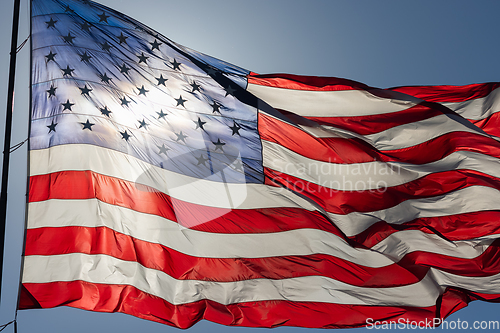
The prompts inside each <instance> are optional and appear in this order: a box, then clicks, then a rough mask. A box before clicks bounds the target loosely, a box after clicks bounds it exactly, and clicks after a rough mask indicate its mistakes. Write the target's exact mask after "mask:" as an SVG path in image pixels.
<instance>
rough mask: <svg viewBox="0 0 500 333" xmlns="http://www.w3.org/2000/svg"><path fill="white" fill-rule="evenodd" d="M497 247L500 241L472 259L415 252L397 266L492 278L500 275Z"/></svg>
mask: <svg viewBox="0 0 500 333" xmlns="http://www.w3.org/2000/svg"><path fill="white" fill-rule="evenodd" d="M499 245H500V240H496V241H495V242H494V243H493V244H491V245H490V246H489V247H488V249H486V251H484V252H483V253H482V254H481V255H480V256H477V257H476V258H473V259H458V258H454V257H450V256H445V255H442V254H436V253H432V252H425V251H415V252H412V253H409V254H407V255H405V256H404V258H403V259H402V260H400V261H399V264H400V265H401V266H403V267H406V268H407V269H409V270H411V271H413V272H416V271H417V269H418V268H420V269H426V268H428V267H433V268H437V269H439V270H442V271H445V272H448V273H451V274H456V275H461V276H469V277H485V276H492V275H496V274H499V273H500V248H499ZM414 268H415V269H414Z"/></svg>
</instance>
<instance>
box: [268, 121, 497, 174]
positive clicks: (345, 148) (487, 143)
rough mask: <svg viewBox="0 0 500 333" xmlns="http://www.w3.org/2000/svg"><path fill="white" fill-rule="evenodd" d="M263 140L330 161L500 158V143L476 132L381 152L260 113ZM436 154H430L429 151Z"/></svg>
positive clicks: (314, 157)
mask: <svg viewBox="0 0 500 333" xmlns="http://www.w3.org/2000/svg"><path fill="white" fill-rule="evenodd" d="M259 133H260V135H261V138H262V139H263V140H266V141H269V142H274V143H277V144H279V145H281V146H283V147H285V148H288V149H290V150H292V151H294V152H296V153H298V154H300V155H302V156H304V157H307V158H310V159H313V160H316V161H322V162H330V163H344V164H350V163H364V162H373V161H375V160H379V161H383V162H406V163H413V164H426V163H430V162H434V161H437V160H440V159H442V158H444V157H446V156H448V155H449V154H451V153H453V152H456V151H472V152H477V153H481V154H485V155H489V156H493V157H498V158H500V142H498V141H496V140H494V139H492V138H489V137H486V136H483V135H479V134H475V133H469V132H451V133H447V134H444V135H441V136H439V137H437V138H434V139H431V140H428V141H426V142H423V143H420V144H418V145H415V146H411V147H407V148H402V149H394V150H383V151H379V150H376V149H374V148H373V147H372V146H370V145H369V144H368V143H366V142H363V141H361V140H359V139H343V138H317V137H314V136H312V135H310V134H309V133H306V132H305V131H303V130H301V129H299V128H297V127H294V126H291V125H289V124H286V123H284V122H282V121H280V120H278V119H275V118H273V117H270V116H267V115H265V114H263V113H259ZM430 151H431V152H432V154H429V152H430Z"/></svg>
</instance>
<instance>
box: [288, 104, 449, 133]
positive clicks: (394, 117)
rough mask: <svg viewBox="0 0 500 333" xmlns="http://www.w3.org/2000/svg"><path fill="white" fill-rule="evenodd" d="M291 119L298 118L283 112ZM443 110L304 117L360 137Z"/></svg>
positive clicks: (416, 108) (424, 107)
mask: <svg viewBox="0 0 500 333" xmlns="http://www.w3.org/2000/svg"><path fill="white" fill-rule="evenodd" d="M281 112H282V113H283V114H285V115H286V116H287V117H288V118H289V119H292V121H293V120H294V119H293V118H294V117H298V116H296V115H294V114H293V113H290V112H286V111H281ZM443 113H444V112H443V110H438V109H436V108H433V107H429V106H428V105H423V104H418V105H415V106H413V107H411V108H409V109H405V110H402V111H398V112H391V113H384V114H374V115H367V116H349V117H307V116H306V117H304V118H307V119H309V120H312V121H314V122H316V123H318V124H320V125H327V126H334V127H337V128H342V129H345V130H348V131H351V132H355V133H358V134H360V135H370V134H374V133H379V132H382V131H385V130H387V129H389V128H392V127H395V126H400V125H404V124H408V123H412V122H416V121H421V120H425V119H429V118H432V117H435V116H439V115H442V114H443Z"/></svg>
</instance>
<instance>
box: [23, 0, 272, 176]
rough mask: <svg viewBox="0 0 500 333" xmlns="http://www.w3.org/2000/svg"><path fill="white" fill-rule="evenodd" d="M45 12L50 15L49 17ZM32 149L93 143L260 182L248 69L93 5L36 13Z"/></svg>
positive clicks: (194, 171)
mask: <svg viewBox="0 0 500 333" xmlns="http://www.w3.org/2000/svg"><path fill="white" fill-rule="evenodd" d="M47 13H51V14H50V15H47ZM33 17H34V18H33V27H32V29H33V68H34V71H33V78H32V80H33V91H32V94H33V113H32V125H31V149H32V150H36V149H45V148H49V147H52V146H57V145H65V144H91V145H98V146H101V147H105V148H109V149H113V150H116V151H119V152H123V153H127V154H129V155H131V156H134V157H136V158H139V159H141V160H143V161H146V162H148V163H150V164H151V165H154V166H158V167H161V168H163V169H167V170H170V171H173V172H175V173H180V174H183V175H187V176H191V177H196V178H203V179H209V180H215V181H219V182H229V183H245V182H249V183H261V182H262V181H263V171H262V153H261V144H260V140H259V135H258V133H257V110H256V108H255V107H253V106H250V105H247V104H245V103H244V102H242V101H240V100H239V99H238V98H236V97H235V94H236V91H237V90H242V88H241V87H243V88H244V85H245V84H246V79H245V76H246V75H247V74H248V72H247V71H245V70H243V69H241V68H238V67H235V66H233V65H230V64H227V63H224V62H221V61H219V60H216V59H213V58H210V57H208V56H205V55H202V54H200V53H197V52H195V51H192V50H189V49H187V48H184V47H182V46H179V45H176V44H174V43H173V42H171V41H170V40H168V39H167V38H165V37H164V36H162V35H160V34H158V33H156V32H154V31H151V30H150V29H149V28H147V27H145V26H142V25H141V24H140V23H138V22H136V21H133V20H131V19H129V18H128V17H126V16H124V15H123V14H120V13H118V12H115V11H112V10H110V9H109V8H106V7H104V6H101V5H99V4H96V3H93V2H90V1H81V2H79V3H71V6H69V5H67V4H66V3H65V2H64V1H57V0H55V1H43V2H37V3H36V4H34V6H33Z"/></svg>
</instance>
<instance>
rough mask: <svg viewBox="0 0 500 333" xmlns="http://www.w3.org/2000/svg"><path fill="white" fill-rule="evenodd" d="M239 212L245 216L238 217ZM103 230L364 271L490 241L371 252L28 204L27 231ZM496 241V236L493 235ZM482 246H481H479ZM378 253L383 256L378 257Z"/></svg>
mask: <svg viewBox="0 0 500 333" xmlns="http://www.w3.org/2000/svg"><path fill="white" fill-rule="evenodd" d="M243 214H244V213H243ZM67 226H80V227H90V228H93V227H107V228H110V229H112V230H114V231H116V232H119V233H122V234H125V235H129V236H132V237H134V238H137V239H141V240H143V241H147V242H150V243H157V244H161V245H164V246H167V247H169V248H171V249H173V250H175V251H178V252H181V253H184V254H187V255H190V256H195V257H203V258H265V257H276V256H292V255H310V254H316V253H322V254H327V255H331V256H334V257H337V258H340V259H343V260H347V261H350V262H353V263H355V264H358V265H362V266H367V267H383V266H387V265H391V264H392V263H393V260H394V261H399V260H400V259H401V258H402V257H403V256H404V255H405V254H407V253H410V252H413V251H428V252H433V253H438V254H443V255H448V256H453V257H456V258H466V259H468V258H474V257H476V256H478V255H480V254H481V253H482V252H483V251H484V250H485V249H486V248H487V246H488V245H489V244H490V243H491V241H492V240H491V239H475V240H469V241H459V242H446V241H443V239H439V237H437V236H429V235H427V234H423V233H421V232H420V231H401V232H398V233H395V234H392V235H390V236H389V237H388V238H386V239H385V240H383V241H382V242H380V243H379V244H377V245H375V246H374V247H373V248H372V250H374V251H377V252H380V253H377V252H374V251H372V250H365V249H358V248H353V247H351V246H350V245H349V244H347V243H346V242H345V241H344V240H342V239H341V238H339V237H337V236H336V235H333V234H331V233H329V232H326V231H323V230H317V229H296V230H290V231H282V232H276V233H255V234H218V233H209V232H201V231H196V230H191V229H185V228H180V227H179V225H178V224H177V223H175V222H172V221H169V220H167V219H164V218H162V217H158V216H155V215H149V214H143V213H137V212H134V211H132V210H130V209H126V208H121V207H118V206H113V205H110V204H106V203H103V202H100V201H98V200H96V199H89V200H49V201H46V202H36V203H30V204H29V217H28V228H29V229H35V228H43V227H56V228H57V227H67ZM495 237H496V236H495ZM480 244H482V245H484V246H483V247H481V246H479V245H480ZM381 253H383V255H382V254H381Z"/></svg>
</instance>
